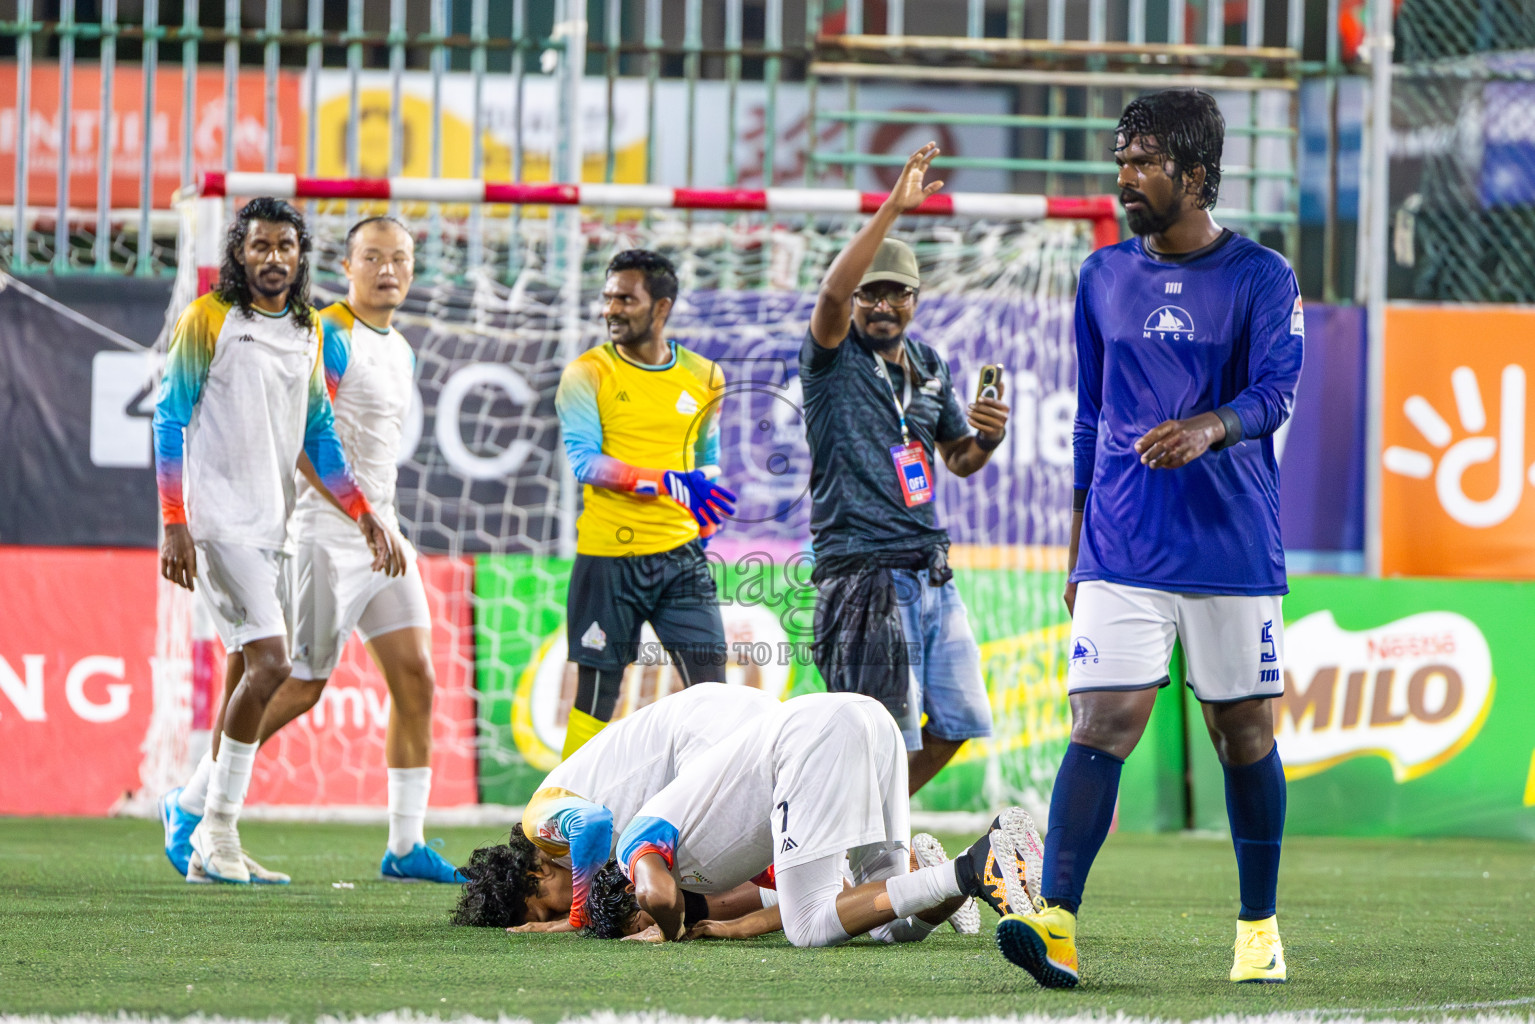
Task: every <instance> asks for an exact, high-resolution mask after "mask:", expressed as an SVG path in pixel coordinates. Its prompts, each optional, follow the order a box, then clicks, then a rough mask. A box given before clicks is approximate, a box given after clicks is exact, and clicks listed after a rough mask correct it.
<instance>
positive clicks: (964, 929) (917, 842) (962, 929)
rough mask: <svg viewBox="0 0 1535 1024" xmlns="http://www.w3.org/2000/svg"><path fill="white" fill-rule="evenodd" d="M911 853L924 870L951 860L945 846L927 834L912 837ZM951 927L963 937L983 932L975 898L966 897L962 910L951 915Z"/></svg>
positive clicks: (922, 833) (919, 833)
mask: <svg viewBox="0 0 1535 1024" xmlns="http://www.w3.org/2000/svg"><path fill="white" fill-rule="evenodd" d="M911 852H912V854H913V855H914V856H915V857H916V858H917V863H918V864H919V865H920V866H922V867H924V868H931V867H936V866H937V865H939V864H943V863H946V862H947V861H948V859H949V855H948V854H947V853H945V852H944V851H943V844H942V843H940V842H939V841H938V840H937V839H935V838H934V837H933V836H930V835H928V834H927V833H926V832H918V833H917V834H916V835H914V836H912V837H911ZM949 926H950V927H952V928H953V929H954V930H955V931H956V932H959V934H961V935H974V934H976V933H977V932H979V931H980V930H981V909H980V908H979V907H977V906H976V905H975V897H973V896H971V897H966V899H965V902H964V903H963V904H961V905H960V908H959V909H958V910H956V911H954V913H952V914H950V915H949Z"/></svg>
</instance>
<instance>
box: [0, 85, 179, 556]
mask: <svg viewBox="0 0 1535 1024" xmlns="http://www.w3.org/2000/svg"><path fill="white" fill-rule="evenodd" d="M0 77H3V75H0ZM169 301H170V283H169V282H162V281H144V280H134V279H132V278H114V277H94V276H92V277H60V278H52V277H34V278H27V279H24V280H19V279H10V283H9V286H8V287H4V288H0V323H3V324H4V325H5V329H4V330H0V424H3V431H4V438H5V441H4V443H0V544H48V545H57V546H80V547H119V546H121V547H154V546H155V545H156V543H157V538H158V529H159V500H158V498H157V496H156V491H155V477H154V471H153V469H152V468H151V466H150V459H149V452H150V429H149V428H150V418H151V417H152V416H153V415H154V396H155V384H156V381H157V379H158V376H159V369H158V363H157V362H156V360H155V357H154V355H153V353H151V352H150V351H149V346H150V345H152V344H153V343H154V340H155V336H156V334H158V333H159V331H160V327H161V325H162V324H163V323H164V321H165V306H166V303H167V302H169Z"/></svg>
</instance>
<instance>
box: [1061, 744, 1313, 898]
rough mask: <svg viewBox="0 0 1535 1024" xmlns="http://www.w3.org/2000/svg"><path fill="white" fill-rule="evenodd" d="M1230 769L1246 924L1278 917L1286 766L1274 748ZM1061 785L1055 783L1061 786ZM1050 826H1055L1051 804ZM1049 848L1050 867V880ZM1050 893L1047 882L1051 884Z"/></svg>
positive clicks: (1229, 809)
mask: <svg viewBox="0 0 1535 1024" xmlns="http://www.w3.org/2000/svg"><path fill="white" fill-rule="evenodd" d="M1221 767H1222V768H1224V769H1225V770H1226V816H1227V817H1228V818H1229V819H1230V820H1231V845H1232V846H1234V847H1235V848H1236V853H1237V880H1238V883H1239V885H1240V887H1241V891H1242V912H1241V913H1240V914H1238V915H1237V916H1238V917H1239V918H1240V919H1241V920H1243V921H1262V920H1263V919H1265V918H1269V917H1273V916H1274V904H1275V895H1274V894H1275V892H1276V891H1277V890H1278V888H1279V844H1280V840H1281V839H1283V838H1284V812H1285V783H1284V766H1283V765H1282V764H1280V761H1279V748H1278V747H1277V746H1275V747H1274V748H1273V749H1272V750H1270V751H1269V752H1268V756H1267V757H1265V758H1263V759H1262V760H1261V761H1257V762H1254V763H1253V764H1245V765H1230V764H1223V765H1221ZM1059 786H1060V782H1059V781H1057V782H1056V787H1057V788H1059ZM1050 810H1051V814H1050V827H1051V830H1052V831H1054V828H1055V806H1054V804H1052V805H1051V808H1050ZM1048 851H1049V844H1048V843H1047V844H1046V854H1045V864H1046V865H1047V866H1046V872H1047V875H1046V877H1048V871H1049V867H1048V865H1049V863H1050V860H1049V852H1048ZM1047 890H1048V883H1047Z"/></svg>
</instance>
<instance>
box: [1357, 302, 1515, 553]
mask: <svg viewBox="0 0 1535 1024" xmlns="http://www.w3.org/2000/svg"><path fill="white" fill-rule="evenodd" d="M1385 362H1386V380H1385V402H1384V412H1383V416H1384V424H1383V442H1384V443H1383V450H1382V452H1381V469H1382V472H1381V524H1380V527H1381V571H1382V572H1383V573H1385V574H1387V575H1411V576H1478V577H1488V578H1499V579H1529V578H1535V466H1532V464H1531V463H1532V460H1535V438H1532V436H1531V420H1530V416H1529V415H1528V408H1529V404H1530V403H1529V398H1528V395H1529V385H1530V380H1531V378H1532V376H1535V309H1526V308H1515V307H1507V306H1505V307H1481V308H1477V307H1466V306H1410V305H1393V306H1391V307H1389V308H1388V309H1387V311H1386V351H1385Z"/></svg>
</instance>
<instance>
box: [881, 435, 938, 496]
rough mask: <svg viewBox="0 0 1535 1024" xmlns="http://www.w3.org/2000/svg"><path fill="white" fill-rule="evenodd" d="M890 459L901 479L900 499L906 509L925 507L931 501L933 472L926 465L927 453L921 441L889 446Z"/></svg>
mask: <svg viewBox="0 0 1535 1024" xmlns="http://www.w3.org/2000/svg"><path fill="white" fill-rule="evenodd" d="M890 458H891V460H892V461H894V462H895V471H896V473H897V475H899V476H900V478H901V497H903V498H905V499H906V507H907V508H911V507H912V506H914V505H926V504H927V503H928V502H930V501H932V500H933V471H932V469H930V468H929V467H928V464H927V452H925V451H923V450H922V442H921V441H907V442H906V443H905V444H897V445H891V446H890Z"/></svg>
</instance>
